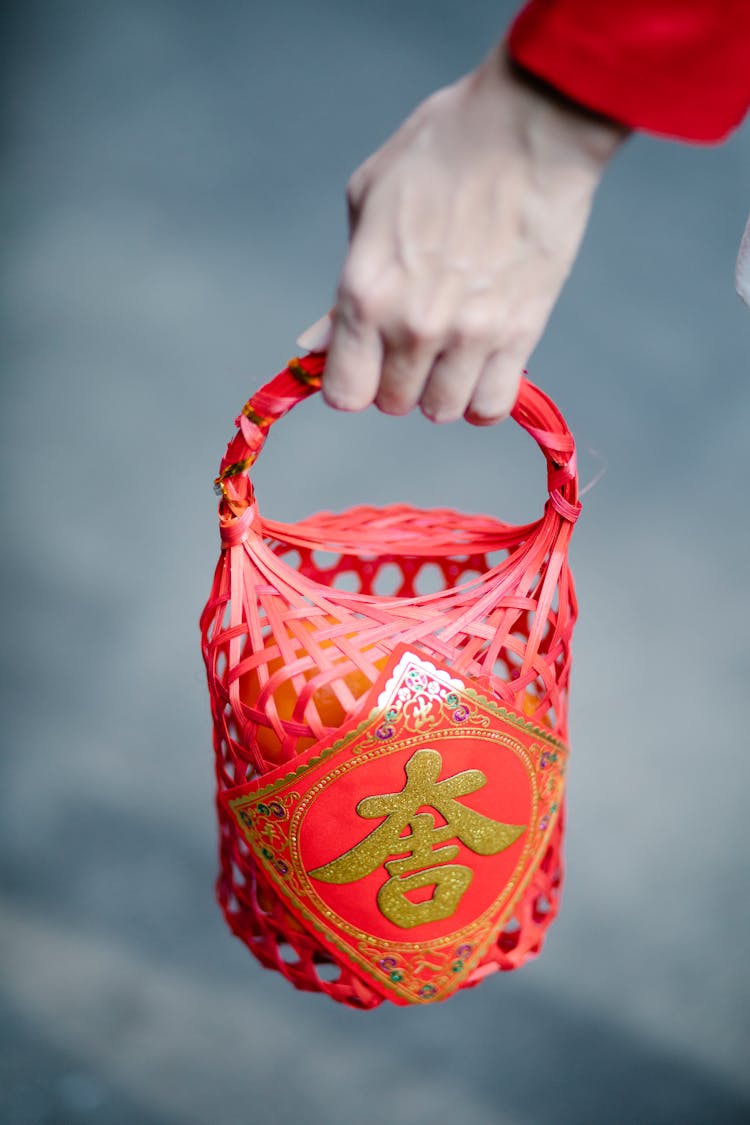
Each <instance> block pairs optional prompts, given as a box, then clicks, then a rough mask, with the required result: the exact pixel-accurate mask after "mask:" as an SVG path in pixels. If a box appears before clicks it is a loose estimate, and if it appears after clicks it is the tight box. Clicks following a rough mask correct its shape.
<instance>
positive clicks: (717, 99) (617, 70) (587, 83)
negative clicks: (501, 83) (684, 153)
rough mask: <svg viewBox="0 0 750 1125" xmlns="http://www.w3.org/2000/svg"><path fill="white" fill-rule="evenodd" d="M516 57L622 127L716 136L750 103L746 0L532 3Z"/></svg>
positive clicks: (514, 40) (522, 20)
mask: <svg viewBox="0 0 750 1125" xmlns="http://www.w3.org/2000/svg"><path fill="white" fill-rule="evenodd" d="M508 49H509V51H510V55H511V57H512V58H513V60H514V61H515V62H517V63H518V64H519V65H520V66H522V67H523V68H524V69H525V70H528V71H530V72H531V73H532V74H535V75H536V76H537V77H538V78H542V79H544V80H545V81H546V82H549V83H550V85H552V86H554V87H555V88H556V89H558V90H560V91H561V92H562V93H564V94H567V95H568V97H570V98H572V99H573V100H574V101H577V102H579V103H580V104H582V105H585V106H588V107H589V109H593V110H597V111H598V112H599V113H603V114H605V115H606V116H607V117H612V118H614V119H615V120H617V121H620V122H622V123H623V124H624V125H629V126H631V127H632V128H635V129H643V130H645V131H646V132H650V133H660V134H662V135H664V136H668V137H675V138H677V139H679V140H685V141H703V142H711V141H720V140H723V138H724V137H726V135H727V133H729V132H730V131H731V130H732V129H733V128H734V127H735V126H736V125H738V124H739V123H740V121H741V120H742V118H743V116H744V115H745V112H746V111H747V109H748V107H749V106H750V0H531V3H529V4H527V6H526V7H525V8H524V9H523V10H522V11H521V13H520V14H519V15H518V16H517V17H516V20H515V22H514V23H513V26H512V27H511V30H510V34H509V37H508Z"/></svg>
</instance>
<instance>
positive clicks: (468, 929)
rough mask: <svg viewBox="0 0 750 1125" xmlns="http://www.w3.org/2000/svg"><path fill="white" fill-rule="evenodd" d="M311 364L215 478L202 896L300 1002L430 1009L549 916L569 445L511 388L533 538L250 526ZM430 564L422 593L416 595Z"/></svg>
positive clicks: (560, 766)
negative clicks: (212, 883) (208, 888)
mask: <svg viewBox="0 0 750 1125" xmlns="http://www.w3.org/2000/svg"><path fill="white" fill-rule="evenodd" d="M324 363H325V357H324V356H323V355H321V354H313V355H310V356H307V357H306V358H304V359H295V360H291V361H290V363H289V364H288V366H287V367H286V368H285V369H284V370H283V371H282V372H280V374H279V375H277V376H276V377H275V378H274V379H272V380H271V382H269V383H268V384H267V385H266V386H265V387H264V388H263V389H262V390H260V391H258V393H257V394H255V395H254V396H253V397H252V398H251V399H250V400H249V402H248V403H247V404H246V406H245V407H244V408H243V410H242V413H241V415H240V416H239V418H238V419H237V423H236V425H237V433H236V434H235V436H234V438H233V439H232V441H231V442H230V443H229V446H228V448H227V452H226V455H225V457H224V460H223V461H222V464H221V470H220V474H219V477H218V478H217V482H216V484H217V490H218V491H219V492H220V494H221V501H220V504H219V521H220V529H221V541H222V551H221V556H220V559H219V563H218V566H217V569H216V574H215V577H214V583H213V587H212V590H211V595H210V597H209V600H208V603H207V605H206V608H205V610H204V612H203V615H202V617H201V630H202V642H203V655H204V659H205V662H206V669H207V673H208V684H209V692H210V698H211V708H212V714H213V722H214V747H215V751H216V776H217V781H218V802H217V803H218V816H219V827H220V857H221V872H220V876H219V880H218V897H219V901H220V903H221V906H222V909H223V911H224V914H225V916H226V919H227V922H228V924H229V926H230V927H231V929H232V930H233V931H234V933H235V934H236V935H237V936H238V937H240V938H241V939H242V940H243V941H244V942H245V943H246V944H247V946H248V947H249V949H250V950H251V951H252V953H253V954H254V955H255V956H256V957H257V958H258V960H259V961H260V962H261V963H262V964H263V965H265V966H266V967H267V968H272V969H276V970H277V971H279V972H281V973H282V974H283V975H284V976H285V977H286V978H287V979H288V980H289V981H291V982H292V984H294V986H295V987H297V988H300V989H305V990H311V991H320V992H325V993H327V994H328V995H329V996H331V997H332V998H333V999H335V1000H338V1001H340V1002H342V1003H345V1004H348V1005H351V1006H353V1007H358V1008H372V1007H375V1006H376V1005H378V1004H379V1003H381V1002H382V1000H383V999H389V1000H392V1001H393V1002H395V1003H397V1004H406V1003H425V1002H429V1001H433V1000H439V999H443V998H445V997H446V996H449V995H450V994H451V993H452V992H454V991H455V990H456V989H457V988H464V987H469V986H471V985H475V984H476V983H478V981H480V980H481V979H483V977H485V976H486V975H487V974H488V973H491V972H493V971H495V970H497V969H513V968H516V967H518V966H519V965H521V964H522V963H523V962H524V961H525V960H527V959H528V958H529V957H531V956H533V955H534V954H536V953H537V952H538V951H539V949H540V947H541V943H542V940H543V937H544V933H545V931H546V928H547V926H548V925H549V923H550V921H551V920H552V918H553V917H554V916H555V914H556V912H557V909H558V901H559V892H560V884H561V840H562V833H563V814H564V775H565V766H566V760H567V691H568V679H569V673H570V642H571V635H572V631H573V625H574V622H575V618H576V600H575V593H574V588H573V581H572V577H571V574H570V571H569V569H568V560H567V550H568V543H569V540H570V535H571V532H572V528H573V524H574V523H575V520H576V518H577V516H578V513H579V510H580V504H579V502H578V494H577V477H576V467H575V446H574V442H573V438H572V437H571V434H570V433H569V431H568V428H567V426H566V424H565V421H564V419H563V418H562V416H561V414H560V412H559V411H558V409H557V408H556V407H555V406H554V404H553V403H552V402H551V401H550V399H549V398H547V396H546V395H544V394H543V393H542V392H541V391H540V390H539V389H538V388H537V387H535V386H534V385H533V384H532V383H530V382H528V381H527V380H523V382H522V386H521V391H520V395H519V398H518V401H517V403H516V406H515V408H514V410H513V418H514V419H515V421H516V422H518V424H519V425H521V426H522V427H523V428H524V429H525V430H527V431H528V433H529V434H531V436H532V437H533V438H534V439H535V441H536V442H537V443H538V445H539V447H540V449H541V450H542V452H543V454H544V456H545V458H546V461H547V466H548V476H547V480H548V499H547V502H546V504H545V508H544V513H543V515H542V516H541V518H540V519H538V520H536V521H535V522H533V523H529V524H526V525H523V526H519V527H516V526H511V525H508V524H504V523H501V522H500V521H498V520H496V519H494V518H493V517H490V516H483V515H463V514H460V513H457V512H454V511H449V510H445V509H435V510H430V511H421V510H417V509H414V508H411V507H409V506H407V505H394V506H391V507H387V508H372V507H358V508H353V509H350V510H348V511H345V512H342V513H338V514H332V513H328V512H325V513H320V514H317V515H314V516H310V517H309V518H307V519H304V520H301V521H300V522H298V523H294V524H285V523H278V522H275V521H272V520H269V519H266V518H264V517H262V516H261V515H260V513H259V511H258V506H257V503H256V500H255V496H254V492H253V488H252V485H251V483H250V480H249V478H248V476H247V470H248V469H249V468H250V467H251V465H252V464H253V462H254V461H255V459H256V457H257V455H258V453H259V452H260V450H261V448H262V446H263V443H264V442H265V439H266V434H267V432H268V429H269V428H270V426H271V425H272V423H274V422H275V421H277V420H278V419H279V418H281V417H283V415H284V414H286V412H287V411H288V410H290V409H291V408H292V407H293V406H295V405H296V404H297V403H298V402H300V401H301V400H302V399H304V398H307V397H308V396H309V395H311V394H312V393H314V392H315V391H316V390H317V389H318V388H319V386H320V378H321V374H322V372H323V369H324ZM319 552H326V558H327V562H326V564H325V565H321V564H320V561H319V560H320V554H319ZM490 556H492V558H490ZM498 557H500V560H501V561H499V562H496V561H495V560H496V559H497V558H498ZM426 564H432V565H431V569H432V570H434V567H435V565H436V566H437V567H438V568H439V570H440V572H441V573H442V575H443V578H444V588H443V589H441V590H439V591H438V592H436V593H432V594H420V593H418V592H417V588H416V580H417V577H418V575H419V572H420V570H421V569H422V568H423V567H424V566H425V565H426ZM385 566H389V568H391V569H390V571H389V573H390V574H391V575H392V574H393V573H394V571H393V569H392V568H394V567H395V568H397V573H398V574H399V586H398V589H397V590H396V592H395V593H394V595H393V596H388V597H385V596H379V595H378V594H377V593H375V592H374V590H375V588H376V583H377V579H378V575H379V574H380V573H381V571H382V568H383V567H385ZM477 575H479V576H478V577H477ZM337 583H344V584H345V585H346V586H347V587H349V589H341V588H339V585H337ZM352 585H356V587H357V589H356V590H355V591H351V589H350V587H351V586H352Z"/></svg>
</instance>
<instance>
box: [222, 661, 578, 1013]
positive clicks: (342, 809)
mask: <svg viewBox="0 0 750 1125" xmlns="http://www.w3.org/2000/svg"><path fill="white" fill-rule="evenodd" d="M362 715H365V716H366V717H365V718H362ZM567 753H568V752H567V748H566V747H565V746H564V744H563V743H561V742H560V741H559V740H558V739H556V738H554V737H553V736H552V735H551V734H550V732H549V731H547V730H545V729H544V728H543V727H539V726H536V725H535V724H533V723H531V722H530V721H529V720H528V719H527V718H526V717H524V716H523V715H520V714H517V713H516V712H514V711H511V710H509V709H508V708H506V707H502V706H500V705H499V704H498V703H496V702H493V701H491V700H488V699H486V698H485V697H484V696H482V695H480V694H479V693H478V691H477V690H476V689H474V688H472V687H471V682H470V681H469V682H466V681H464V680H463V679H462V678H461V677H459V676H456V675H455V674H454V673H453V672H452V670H451V669H448V668H443V667H440V666H436V665H435V664H434V663H431V662H430V661H427V660H425V659H423V658H422V657H420V656H419V655H417V654H416V653H414V652H412V651H409V650H404V649H401V650H399V651H397V652H396V653H394V655H393V657H392V658H391V661H390V663H389V665H388V667H387V668H386V669H385V672H384V673H383V675H382V676H381V678H380V680H379V681H378V683H377V684H376V685H375V686H374V687H373V689H372V691H371V692H370V694H369V696H368V697H367V699H366V700H365V701H364V704H363V707H362V709H361V710H360V712H359V715H358V716H357V717H355V718H354V719H352V720H350V722H349V723H348V724H347V725H346V726H344V727H343V728H341V729H340V730H339V731H337V732H336V735H335V738H332V739H331V740H330V741H329V742H320V743H318V744H317V745H316V746H314V747H312V748H311V749H310V750H308V751H307V752H306V753H305V754H303V755H301V756H300V757H299V758H298V759H296V760H295V765H294V770H293V771H292V772H290V770H289V766H288V765H286V766H283V767H279V768H278V769H276V770H274V771H273V772H272V773H268V774H264V775H263V777H262V778H258V779H256V780H255V781H252V782H250V783H249V784H247V785H244V786H242V787H240V788H238V789H233V790H231V791H230V792H229V793H225V794H223V795H222V801H223V802H224V803H225V805H226V806H227V807H228V808H229V809H230V810H231V812H232V814H233V816H234V817H235V819H236V821H237V824H238V825H239V827H240V829H241V830H242V832H243V834H244V837H245V839H246V840H247V842H248V844H249V845H250V846H251V848H252V849H253V852H254V853H255V855H256V857H257V859H258V862H259V863H260V865H261V866H262V867H263V869H264V870H265V871H266V872H267V874H268V876H269V877H270V879H271V880H272V882H273V883H274V885H275V886H276V887H277V889H278V891H279V893H280V894H281V895H282V897H283V899H284V901H285V902H286V903H287V905H288V907H289V909H290V910H291V911H292V912H293V913H294V914H295V916H296V917H297V918H298V919H299V921H300V922H301V923H302V924H303V925H304V926H306V927H307V928H308V929H310V930H311V931H312V932H313V933H314V934H315V936H316V938H317V939H318V940H319V941H320V942H321V943H322V944H323V945H324V946H326V948H327V949H328V950H329V951H330V953H331V955H332V957H333V958H334V959H335V960H336V961H338V962H339V963H345V964H348V965H349V966H350V967H351V968H352V969H353V970H354V971H355V972H357V973H358V974H360V975H361V976H364V977H366V978H367V979H368V980H369V981H370V982H371V983H372V984H373V985H374V987H375V988H377V989H378V991H379V992H380V993H381V994H382V995H383V996H386V997H388V998H389V999H390V1000H392V1001H395V1002H396V1003H401V1004H407V1003H425V1002H427V1001H431V1000H441V999H444V998H445V997H446V996H448V995H450V993H452V992H454V991H455V990H456V988H458V986H459V985H460V984H461V982H462V981H463V980H465V978H466V977H467V975H468V974H469V973H470V972H471V971H472V969H473V968H474V967H475V966H476V964H477V963H478V961H479V960H480V958H481V957H482V955H483V954H484V952H485V951H486V949H487V948H488V946H489V945H490V944H491V942H492V941H494V940H495V938H496V937H497V934H498V933H499V931H500V930H502V929H503V927H504V926H505V925H506V924H507V922H508V919H509V918H510V917H511V915H512V913H513V908H514V906H515V904H516V903H517V901H518V899H519V898H520V896H521V895H522V894H523V892H524V890H525V888H526V886H527V884H528V882H529V880H530V878H531V876H532V875H533V873H534V871H535V870H536V868H537V866H538V864H539V862H540V860H541V858H542V857H543V855H544V852H545V848H546V844H547V840H548V838H549V835H550V832H551V828H552V826H553V824H554V822H555V819H556V817H557V815H558V811H559V807H560V803H561V800H562V793H563V786H564V774H565V764H566V760H567Z"/></svg>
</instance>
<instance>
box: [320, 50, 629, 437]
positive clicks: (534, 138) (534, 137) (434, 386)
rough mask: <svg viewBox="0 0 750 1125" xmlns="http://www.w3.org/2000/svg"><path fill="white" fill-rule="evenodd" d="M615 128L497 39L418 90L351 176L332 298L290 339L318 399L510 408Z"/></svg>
mask: <svg viewBox="0 0 750 1125" xmlns="http://www.w3.org/2000/svg"><path fill="white" fill-rule="evenodd" d="M624 136H625V130H624V129H623V128H622V127H621V126H619V125H617V124H616V123H614V122H611V121H607V120H606V119H602V118H599V117H597V116H595V115H593V114H590V113H589V112H588V111H586V110H583V109H580V108H578V107H577V106H574V105H573V104H572V103H569V102H567V101H566V100H564V99H562V98H561V97H559V96H558V95H556V94H554V92H551V91H548V90H547V89H546V88H545V87H542V86H541V85H540V84H536V83H534V82H533V81H531V80H529V79H526V78H524V77H522V76H521V75H520V73H518V72H517V71H516V69H515V68H514V67H513V65H512V64H511V63H509V62H508V61H507V60H506V58H505V55H504V51H503V49H502V48H501V47H498V48H497V49H496V50H495V51H493V53H492V54H491V55H490V56H489V57H488V59H487V60H485V62H484V63H483V64H482V65H481V66H480V67H479V68H478V69H477V70H475V71H473V72H472V73H471V74H469V75H467V76H466V77H465V78H463V79H461V80H460V81H459V82H457V83H455V85H453V86H449V87H447V88H445V89H443V90H439V91H438V92H437V93H435V94H433V95H432V96H431V97H430V98H428V99H427V100H426V101H425V102H423V103H422V104H421V105H420V106H419V107H418V108H417V109H416V111H415V112H414V113H413V114H412V115H411V117H409V118H408V119H407V121H406V122H405V123H404V124H403V125H402V126H401V128H400V129H399V130H398V131H397V132H396V133H395V134H394V135H393V136H392V137H391V138H390V139H389V140H388V141H387V142H386V143H385V145H383V147H382V148H381V149H379V150H378V151H377V152H376V153H374V155H372V156H371V157H370V158H369V159H368V160H366V161H365V163H364V164H362V165H361V166H360V167H359V168H358V169H357V171H356V172H355V173H354V174H353V176H352V177H351V180H350V182H349V185H348V189H347V199H348V203H349V218H350V244H349V251H348V254H347V257H346V260H345V262H344V265H343V269H342V272H341V277H340V280H339V285H338V292H337V297H336V304H335V307H334V308H333V309H332V311H331V313H330V315H329V317H325V318H323V320H322V321H319V322H317V324H315V325H313V326H312V327H311V328H310V329H308V330H307V332H305V333H303V335H302V336H301V337H300V340H299V343H300V346H302V347H305V348H309V349H315V350H318V349H322V348H325V347H327V348H328V360H327V364H326V372H325V376H324V379H323V394H324V396H325V398H326V400H327V401H328V403H329V404H330V405H331V406H333V407H336V408H337V409H339V410H362V409H363V408H365V407H367V406H369V405H370V404H371V403H372V402H375V403H376V404H377V406H378V407H379V408H380V409H381V410H383V411H385V412H386V413H388V414H406V413H408V412H409V411H410V410H412V409H413V408H414V407H415V406H416V405H417V404H419V406H420V407H421V409H422V411H423V413H424V414H425V415H426V416H427V417H428V418H431V419H432V420H433V421H435V422H449V421H452V420H454V419H456V418H459V417H461V415H464V416H465V417H466V418H467V419H468V421H470V422H473V423H475V424H479V425H486V424H490V423H493V422H498V421H500V420H501V419H502V418H505V417H506V416H507V415H508V414H509V413H510V410H511V408H512V406H513V403H514V402H515V399H516V396H517V394H518V387H519V382H520V378H521V372H522V369H523V367H524V366H525V364H526V362H527V360H528V357H529V356H530V354H531V352H532V351H533V350H534V347H535V346H536V343H537V341H538V340H539V338H540V336H541V334H542V332H543V330H544V326H545V324H546V323H547V319H548V317H549V315H550V312H551V311H552V307H553V305H554V303H555V300H556V298H557V296H558V293H559V291H560V289H561V287H562V285H563V282H564V281H565V278H566V277H567V275H568V273H569V271H570V268H571V266H572V264H573V261H574V259H575V255H576V252H577V250H578V247H579V245H580V242H581V238H582V236H583V232H584V229H585V226H586V221H587V219H588V215H589V211H590V209H591V204H592V199H593V195H594V191H595V189H596V186H597V184H598V182H599V179H600V177H601V175H602V172H603V170H604V167H605V165H606V163H607V161H608V160H609V158H610V157H611V155H612V154H613V153H614V152H615V150H616V149H617V147H618V145H619V144H620V142H621V141H622V140H623V138H624Z"/></svg>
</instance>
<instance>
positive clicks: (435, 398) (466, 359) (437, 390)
mask: <svg viewBox="0 0 750 1125" xmlns="http://www.w3.org/2000/svg"><path fill="white" fill-rule="evenodd" d="M485 358H486V348H479V347H477V346H476V345H474V346H469V345H463V346H461V345H457V346H454V347H450V348H447V349H446V350H445V351H444V352H443V353H442V354H441V355H439V356H438V357H437V359H436V361H435V363H434V365H433V368H432V370H431V372H430V374H429V378H428V380H427V383H426V386H425V389H424V392H423V394H422V397H421V398H420V402H419V405H420V407H421V409H422V413H423V414H424V415H425V417H426V418H429V419H430V421H432V422H455V421H456V419H457V418H460V417H461V416H462V415H463V414H464V413H465V411H466V409H467V407H468V405H469V402H470V400H471V397H472V394H473V392H474V387H475V385H476V382H477V378H478V374H479V372H480V371H481V370H482V368H483V366H484V361H485Z"/></svg>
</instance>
